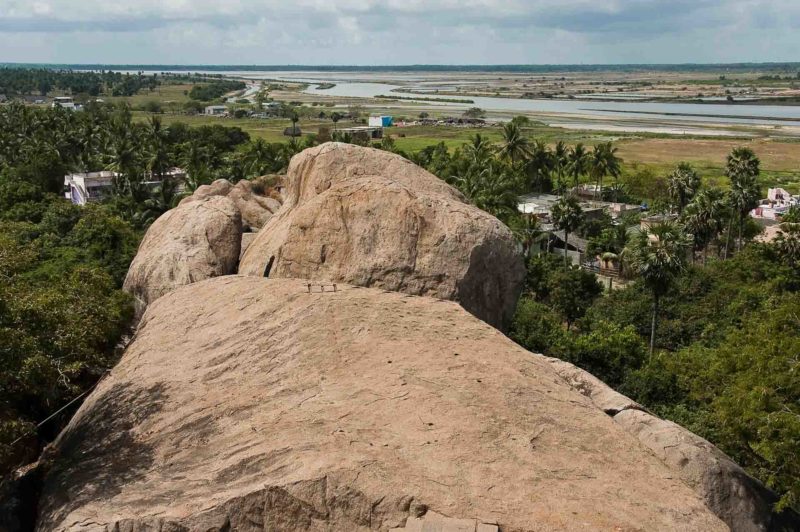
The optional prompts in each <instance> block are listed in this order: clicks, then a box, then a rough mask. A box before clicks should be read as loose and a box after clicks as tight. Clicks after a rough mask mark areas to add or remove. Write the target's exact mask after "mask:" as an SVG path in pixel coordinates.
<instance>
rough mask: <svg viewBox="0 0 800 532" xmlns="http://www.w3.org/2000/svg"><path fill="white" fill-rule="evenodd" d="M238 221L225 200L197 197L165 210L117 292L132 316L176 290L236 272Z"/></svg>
mask: <svg viewBox="0 0 800 532" xmlns="http://www.w3.org/2000/svg"><path fill="white" fill-rule="evenodd" d="M241 233H242V220H241V216H240V215H239V211H238V209H237V208H236V206H235V205H234V204H233V202H232V201H231V200H229V199H228V198H225V197H221V196H210V197H205V198H198V199H197V200H195V201H193V202H190V203H186V204H181V205H179V206H178V207H176V208H174V209H172V210H170V211H167V212H166V213H164V214H163V215H161V216H160V217H159V218H158V220H156V221H155V222H154V223H153V225H151V226H150V228H149V229H148V230H147V233H146V234H145V236H144V239H143V240H142V243H141V244H140V245H139V250H138V251H137V253H136V257H135V258H134V259H133V262H132V263H131V266H130V268H129V269H128V275H127V276H126V277H125V283H124V285H123V289H124V290H125V291H127V292H129V293H131V294H133V296H134V297H135V300H136V308H137V312H138V313H139V314H141V312H143V311H144V309H145V308H146V307H147V305H149V304H150V303H152V302H153V301H155V300H156V299H158V298H159V297H161V296H163V295H164V294H166V293H168V292H171V291H172V290H174V289H175V288H177V287H179V286H183V285H186V284H191V283H194V282H197V281H202V280H204V279H208V278H211V277H218V276H220V275H229V274H232V273H236V268H237V265H238V262H239V249H240V246H241Z"/></svg>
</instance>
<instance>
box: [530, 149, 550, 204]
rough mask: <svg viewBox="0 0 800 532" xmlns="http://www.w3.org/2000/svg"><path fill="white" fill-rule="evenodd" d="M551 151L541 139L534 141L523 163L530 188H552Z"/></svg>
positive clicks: (544, 189)
mask: <svg viewBox="0 0 800 532" xmlns="http://www.w3.org/2000/svg"><path fill="white" fill-rule="evenodd" d="M552 171H553V153H552V152H551V151H550V148H549V147H548V146H547V143H546V142H545V141H543V140H537V141H534V143H533V145H532V146H531V154H530V157H529V158H528V160H527V161H526V163H525V173H526V174H527V176H528V183H529V186H530V188H531V190H534V191H537V192H547V191H549V190H550V189H551V188H552V182H551V180H550V173H551V172H552Z"/></svg>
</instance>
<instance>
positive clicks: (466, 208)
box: [239, 143, 524, 327]
mask: <svg viewBox="0 0 800 532" xmlns="http://www.w3.org/2000/svg"><path fill="white" fill-rule="evenodd" d="M239 273H240V274H244V275H255V276H259V277H270V278H276V277H278V278H280V277H292V278H305V279H314V280H321V281H332V282H346V283H350V284H354V285H358V286H365V287H378V288H383V289H385V290H391V291H396V292H405V293H408V294H414V295H425V296H432V297H436V298H440V299H450V300H454V301H458V302H459V303H460V304H461V305H462V306H463V307H464V308H465V309H467V310H468V311H470V312H471V313H473V314H474V315H475V316H477V317H479V318H481V319H483V320H484V321H486V322H488V323H490V324H492V325H494V326H497V327H502V326H503V324H506V323H508V322H509V321H510V318H511V316H512V314H513V312H514V308H515V305H516V301H517V297H518V296H519V292H520V290H521V287H522V281H523V278H524V267H523V263H522V259H521V257H520V255H519V253H518V250H517V246H516V244H515V242H514V239H513V237H512V234H511V231H510V230H509V229H508V228H507V227H506V226H505V225H503V224H502V223H501V222H500V221H498V220H497V219H496V218H494V217H493V216H491V215H489V214H487V213H485V212H483V211H481V210H480V209H478V208H476V207H474V206H472V205H469V204H468V203H467V202H466V201H465V200H464V197H463V196H462V195H461V194H460V193H459V192H458V191H457V190H456V189H454V188H453V187H451V186H449V185H448V184H446V183H445V182H443V181H441V180H440V179H438V178H437V177H435V176H434V175H432V174H430V173H429V172H427V171H425V170H423V169H422V168H420V167H418V166H416V165H414V164H413V163H411V162H409V161H407V160H406V159H403V158H402V157H400V156H398V155H395V154H392V153H388V152H384V151H380V150H375V149H371V148H362V147H359V146H354V145H350V144H339V143H328V144H323V145H321V146H318V147H316V148H311V149H308V150H306V151H304V152H302V153H300V154H299V155H297V156H295V157H294V158H293V159H292V162H291V164H290V166H289V171H288V176H287V185H286V190H285V202H284V206H283V208H282V209H281V210H280V211H279V212H278V213H277V214H276V215H275V216H274V217H273V218H272V219H271V220H270V221H269V222H268V223H267V225H266V226H265V227H264V228H263V229H262V230H261V231H260V232H259V233H258V236H257V237H256V239H255V241H254V242H253V243H252V244H251V245H250V247H249V248H248V249H247V252H246V253H245V254H244V256H243V257H242V262H241V264H240V268H239Z"/></svg>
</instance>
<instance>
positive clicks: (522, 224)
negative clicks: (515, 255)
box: [509, 215, 542, 257]
mask: <svg viewBox="0 0 800 532" xmlns="http://www.w3.org/2000/svg"><path fill="white" fill-rule="evenodd" d="M509 228H510V229H511V232H512V233H513V235H514V237H515V238H516V239H517V242H519V244H520V245H521V246H522V255H523V256H524V257H529V256H530V252H531V247H532V246H533V244H534V242H536V239H538V238H539V237H540V236H541V235H542V226H541V224H540V223H539V219H538V218H537V217H536V216H527V215H522V216H514V217H512V218H511V220H510V221H509Z"/></svg>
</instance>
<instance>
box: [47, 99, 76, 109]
mask: <svg viewBox="0 0 800 532" xmlns="http://www.w3.org/2000/svg"><path fill="white" fill-rule="evenodd" d="M50 106H51V107H53V108H54V109H55V108H56V107H61V108H62V109H67V110H69V111H77V110H79V109H80V108H81V106H80V105H77V104H76V103H75V101H74V100H73V99H72V97H71V96H56V97H55V98H53V103H51V104H50Z"/></svg>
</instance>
